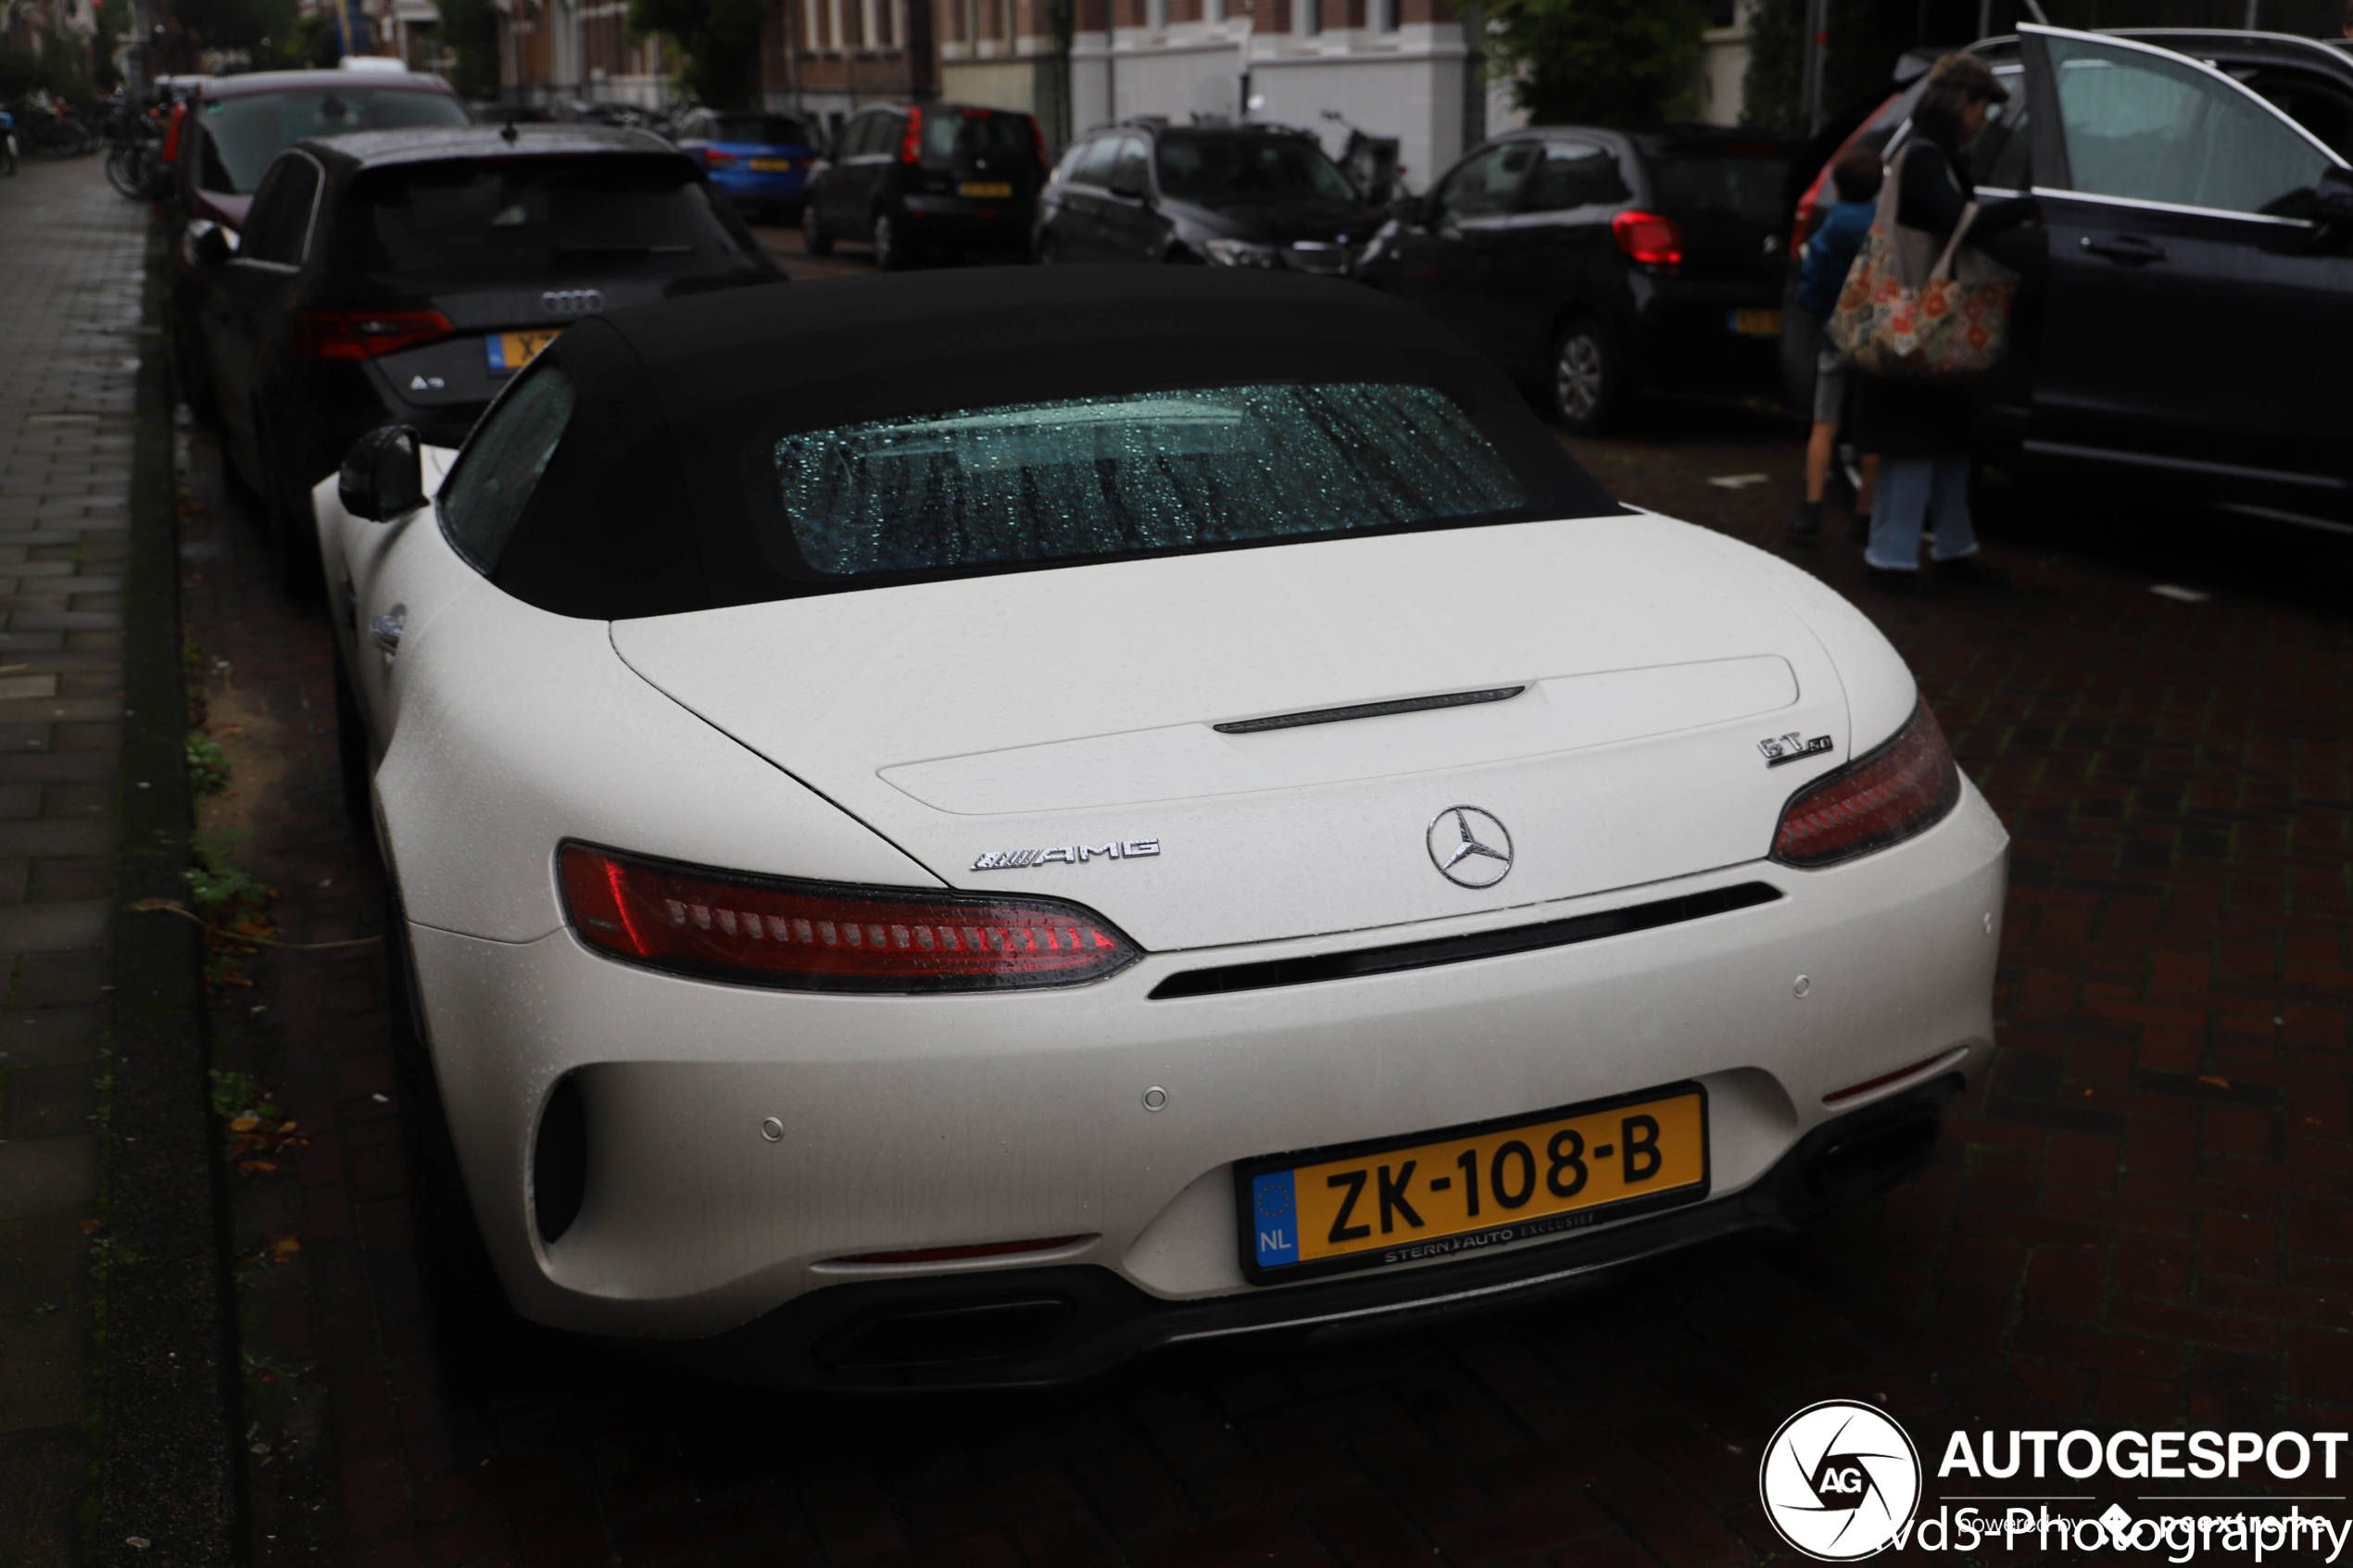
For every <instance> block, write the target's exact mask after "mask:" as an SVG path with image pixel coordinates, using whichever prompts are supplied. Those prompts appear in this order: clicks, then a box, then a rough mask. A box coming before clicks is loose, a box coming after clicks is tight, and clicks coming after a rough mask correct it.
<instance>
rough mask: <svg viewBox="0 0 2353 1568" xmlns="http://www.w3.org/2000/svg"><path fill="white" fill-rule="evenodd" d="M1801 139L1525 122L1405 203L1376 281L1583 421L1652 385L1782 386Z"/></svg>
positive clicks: (1598, 422)
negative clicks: (1528, 126) (1789, 200)
mask: <svg viewBox="0 0 2353 1568" xmlns="http://www.w3.org/2000/svg"><path fill="white" fill-rule="evenodd" d="M1797 145H1798V144H1796V143H1795V142H1793V141H1788V140H1783V139H1781V138H1779V137H1774V136H1768V135H1765V134H1762V133H1758V132H1723V131H1720V130H1709V129H1705V128H1694V129H1692V130H1688V131H1659V132H1626V131H1611V130H1604V129H1599V128H1590V127H1583V126H1543V127H1541V128H1538V129H1533V130H1528V131H1518V132H1512V133H1511V134H1509V135H1506V136H1502V137H1498V138H1497V139H1496V140H1494V141H1491V142H1489V143H1487V144H1485V145H1483V146H1479V147H1477V148H1474V149H1473V150H1472V151H1471V152H1470V154H1469V155H1468V156H1467V157H1465V158H1464V159H1463V160H1462V161H1461V162H1460V163H1457V164H1456V165H1455V166H1454V167H1453V169H1449V170H1447V172H1446V174H1445V176H1444V177H1443V178H1441V180H1440V181H1439V182H1438V183H1437V185H1436V186H1435V188H1433V189H1432V190H1431V192H1430V194H1428V196H1426V197H1424V198H1422V199H1421V200H1419V201H1415V202H1408V203H1405V204H1402V206H1401V210H1400V213H1399V215H1398V217H1397V219H1396V220H1395V221H1394V222H1393V223H1392V224H1391V225H1390V227H1388V228H1387V229H1384V230H1383V231H1382V232H1381V234H1380V236H1379V238H1378V241H1377V242H1376V243H1375V245H1374V246H1373V248H1372V250H1371V252H1370V253H1369V254H1367V255H1366V257H1365V262H1364V267H1363V276H1364V278H1365V282H1369V283H1371V284H1373V285H1374V286H1375V287H1378V288H1379V289H1382V290H1384V291H1386V292H1388V293H1390V294H1393V295H1397V296H1398V297H1399V298H1401V299H1404V300H1408V301H1410V302H1412V303H1414V304H1416V305H1419V306H1421V307H1424V308H1425V309H1427V310H1428V311H1429V312H1430V313H1431V314H1432V315H1434V316H1436V317H1437V318H1438V319H1439V320H1442V321H1444V322H1445V323H1446V324H1447V325H1449V326H1451V327H1453V329H1454V330H1455V332H1458V333H1460V334H1461V335H1462V337H1463V338H1464V339H1465V340H1466V342H1468V343H1469V344H1470V345H1471V346H1472V347H1474V348H1476V349H1478V351H1479V352H1480V353H1482V354H1485V355H1486V356H1487V357H1488V358H1491V359H1492V360H1494V361H1495V362H1496V363H1497V364H1499V365H1500V366H1502V367H1503V368H1504V370H1507V371H1509V372H1511V373H1512V374H1513V375H1514V376H1516V378H1518V379H1519V380H1521V381H1523V382H1526V383H1530V384H1534V383H1541V384H1542V385H1543V386H1544V388H1545V390H1546V391H1547V392H1549V393H1550V394H1551V399H1552V403H1553V407H1554V410H1555V411H1556V412H1557V413H1558V414H1559V416H1560V418H1561V420H1562V421H1563V422H1564V423H1566V424H1567V426H1568V427H1569V428H1570V429H1571V430H1575V431H1580V432H1585V431H1592V430H1595V429H1598V428H1600V427H1601V426H1603V425H1604V424H1605V423H1606V422H1607V421H1608V420H1609V418H1610V416H1611V415H1612V414H1613V413H1615V412H1616V411H1617V409H1618V408H1621V407H1623V406H1624V403H1625V400H1626V398H1627V396H1628V395H1629V394H1630V393H1632V392H1633V391H1635V390H1636V389H1637V388H1639V387H1643V386H1650V387H1656V388H1659V389H1662V390H1667V391H1676V392H1691V393H1717V394H1734V395H1739V394H1766V393H1770V392H1773V391H1776V390H1778V388H1779V385H1780V332H1781V309H1780V307H1781V247H1782V245H1784V244H1785V243H1786V236H1785V234H1784V232H1783V228H1782V223H1783V219H1784V217H1785V216H1786V214H1785V209H1784V207H1783V206H1782V201H1781V185H1782V182H1783V181H1784V180H1786V179H1787V178H1788V174H1789V166H1790V160H1791V158H1792V157H1793V154H1794V153H1795V152H1796V150H1797Z"/></svg>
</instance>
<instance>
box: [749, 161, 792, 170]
mask: <svg viewBox="0 0 2353 1568" xmlns="http://www.w3.org/2000/svg"><path fill="white" fill-rule="evenodd" d="M751 167H752V169H753V171H754V172H756V173H760V174H789V173H791V172H792V159H790V158H788V157H756V158H754V159H752V160H751Z"/></svg>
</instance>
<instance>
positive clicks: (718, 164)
mask: <svg viewBox="0 0 2353 1568" xmlns="http://www.w3.org/2000/svg"><path fill="white" fill-rule="evenodd" d="M702 160H703V163H704V164H705V166H706V167H709V168H711V169H720V168H724V167H725V166H726V165H728V164H731V163H733V162H735V161H736V155H735V154H733V153H723V152H721V151H720V150H719V149H718V148H717V147H705V148H704V149H703V150H702Z"/></svg>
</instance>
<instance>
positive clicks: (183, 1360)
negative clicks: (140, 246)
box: [94, 225, 244, 1568]
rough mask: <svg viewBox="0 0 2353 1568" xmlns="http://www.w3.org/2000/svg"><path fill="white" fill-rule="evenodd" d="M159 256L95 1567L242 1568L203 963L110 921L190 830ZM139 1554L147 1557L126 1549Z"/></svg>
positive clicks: (151, 338) (138, 591)
mask: <svg viewBox="0 0 2353 1568" xmlns="http://www.w3.org/2000/svg"><path fill="white" fill-rule="evenodd" d="M162 245H163V240H162V237H161V229H160V225H158V226H157V229H156V231H155V232H153V233H151V235H150V237H149V240H148V245H147V283H146V288H145V301H144V306H145V308H144V310H143V312H142V314H143V317H144V322H143V326H144V329H145V330H144V331H143V332H142V333H141V343H140V356H139V383H138V388H139V390H138V403H137V409H138V412H137V416H136V420H135V423H134V427H133V428H134V435H133V438H132V443H133V444H132V483H131V537H130V559H129V561H128V563H127V566H126V569H125V573H124V578H123V584H122V621H123V632H122V694H123V725H122V752H121V762H120V772H119V774H118V776H117V786H116V809H117V811H118V813H119V815H118V818H117V820H118V822H120V836H119V837H118V839H117V841H116V862H115V896H116V908H117V911H118V912H117V913H116V915H115V922H114V957H113V965H112V971H113V972H112V974H111V976H110V978H111V979H112V981H113V984H114V989H113V991H112V993H111V997H112V1006H111V1007H110V1009H109V1010H108V1011H109V1017H108V1024H109V1034H110V1036H111V1043H112V1052H113V1062H112V1067H113V1075H114V1092H113V1097H112V1109H111V1112H110V1118H109V1123H108V1136H109V1140H110V1144H111V1148H110V1149H109V1152H108V1160H109V1165H110V1173H109V1174H110V1179H109V1183H108V1192H107V1205H108V1207H107V1235H108V1236H110V1237H111V1239H112V1242H113V1247H114V1258H113V1261H112V1263H111V1265H110V1267H109V1269H108V1273H107V1287H106V1318H105V1324H104V1334H105V1341H104V1348H103V1350H102V1352H101V1356H100V1366H101V1372H100V1376H101V1379H102V1383H101V1399H102V1401H103V1403H102V1407H101V1409H102V1422H103V1431H102V1436H101V1438H100V1459H99V1466H100V1468H99V1478H98V1492H99V1495H98V1509H97V1538H96V1540H95V1542H94V1547H95V1551H94V1560H95V1562H99V1563H103V1564H107V1565H108V1568H113V1565H117V1564H121V1565H125V1568H128V1565H130V1564H138V1565H140V1568H167V1565H169V1568H232V1565H233V1564H235V1563H237V1562H241V1561H243V1558H244V1553H243V1551H242V1550H241V1549H240V1540H241V1537H242V1531H241V1530H240V1529H239V1527H238V1522H239V1519H240V1517H241V1515H242V1512H243V1509H242V1504H241V1499H242V1496H243V1488H242V1486H241V1484H240V1474H241V1468H242V1467H241V1465H240V1463H239V1457H240V1456H239V1454H238V1449H237V1420H238V1416H237V1411H238V1386H237V1380H236V1345H235V1323H236V1319H235V1313H234V1311H233V1298H232V1297H233V1287H232V1283H231V1275H230V1269H229V1260H228V1244H227V1237H228V1232H227V1229H226V1226H225V1223H224V1222H225V1217H226V1213H227V1210H226V1206H225V1205H224V1203H223V1201H222V1197H221V1192H220V1161H219V1160H217V1159H216V1158H215V1148H214V1144H215V1140H216V1139H217V1138H218V1136H219V1134H218V1133H217V1132H216V1130H215V1129H214V1127H213V1125H212V1118H211V1114H210V1096H209V1093H208V1085H207V1080H206V1077H205V1068H206V1060H207V1058H206V1043H205V1041H206V1007H205V996H204V968H203V960H202V951H201V947H200V945H199V938H198V935H197V933H196V931H195V928H194V927H192V926H191V925H189V923H188V922H185V921H181V920H175V919H172V918H170V916H163V915H156V914H130V913H125V912H122V910H123V909H124V908H125V907H126V906H128V905H130V904H132V903H133V902H135V901H137V900H138V899H141V898H170V899H174V900H179V901H184V900H185V899H186V897H187V893H188V889H187V884H186V883H185V882H184V881H183V880H182V877H181V874H180V873H181V872H182V869H183V868H184V867H185V866H186V865H187V863H188V853H187V842H188V837H189V834H190V832H191V827H190V823H191V822H193V820H194V819H193V816H192V811H191V804H190V797H189V789H188V767H187V758H186V754H185V746H186V734H187V717H186V713H187V706H186V694H185V692H184V691H183V689H182V672H181V669H180V602H179V583H180V567H179V544H178V528H177V526H176V522H175V520H174V517H173V511H172V470H171V394H170V386H169V383H168V380H167V376H166V370H165V353H166V349H165V340H164V335H163V332H162V330H161V321H162V316H163V313H162V281H161V264H162V259H163V252H162ZM142 786H144V787H142ZM132 1537H136V1538H137V1539H139V1540H140V1541H141V1542H143V1543H145V1544H144V1545H142V1546H132V1545H131V1544H130V1542H131V1540H132Z"/></svg>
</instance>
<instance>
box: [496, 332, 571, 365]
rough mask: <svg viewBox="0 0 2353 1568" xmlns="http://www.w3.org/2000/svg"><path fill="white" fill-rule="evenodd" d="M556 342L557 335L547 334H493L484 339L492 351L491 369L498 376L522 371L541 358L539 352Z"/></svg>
mask: <svg viewBox="0 0 2353 1568" xmlns="http://www.w3.org/2000/svg"><path fill="white" fill-rule="evenodd" d="M555 341H556V334H555V333H554V332H492V333H491V334H490V335H489V336H488V337H486V338H484V339H483V342H484V345H486V346H487V347H488V348H489V350H490V369H491V371H492V372H493V373H494V374H496V373H498V372H501V371H506V370H522V368H523V367H524V366H525V365H528V364H530V363H531V362H532V361H533V360H534V359H536V358H539V351H540V350H541V349H543V348H545V347H547V345H549V344H551V343H553V342H555Z"/></svg>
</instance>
